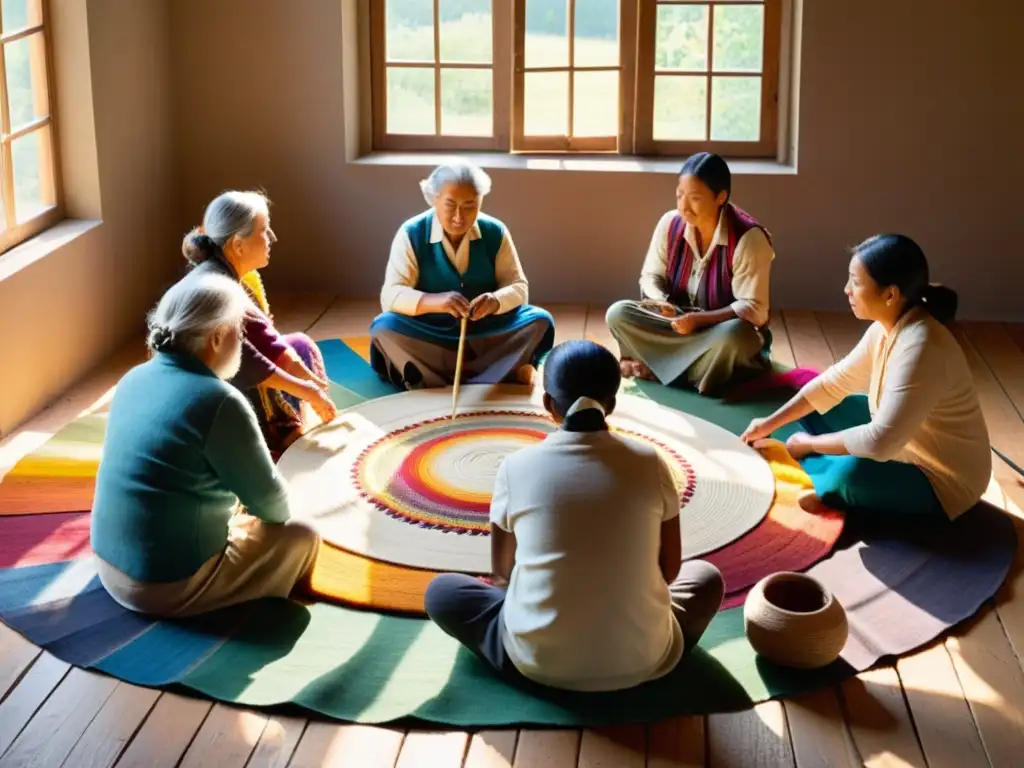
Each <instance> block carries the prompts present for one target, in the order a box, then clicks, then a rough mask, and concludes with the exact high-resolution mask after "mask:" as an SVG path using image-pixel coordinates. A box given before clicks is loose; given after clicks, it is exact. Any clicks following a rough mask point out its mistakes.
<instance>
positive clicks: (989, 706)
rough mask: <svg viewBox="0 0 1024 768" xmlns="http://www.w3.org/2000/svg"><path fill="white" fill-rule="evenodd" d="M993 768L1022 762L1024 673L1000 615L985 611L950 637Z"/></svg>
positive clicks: (952, 654)
mask: <svg viewBox="0 0 1024 768" xmlns="http://www.w3.org/2000/svg"><path fill="white" fill-rule="evenodd" d="M946 648H947V649H948V650H949V655H950V657H951V658H952V661H953V666H954V668H955V669H956V674H957V677H958V678H959V680H960V685H961V687H962V688H963V691H964V693H965V694H966V697H967V703H968V704H969V705H970V708H971V712H972V713H973V714H974V720H975V722H976V723H977V724H978V731H979V732H980V733H981V741H982V743H983V744H984V745H985V751H986V753H987V754H988V757H989V761H990V762H991V764H992V766H993V768H1002V767H1003V766H1018V765H1020V764H1021V756H1022V755H1024V671H1022V670H1021V666H1020V662H1019V661H1018V659H1017V657H1016V656H1015V655H1014V653H1013V649H1012V648H1011V647H1010V644H1009V642H1008V641H1007V639H1006V635H1005V634H1004V633H1003V630H1002V627H1001V626H1000V625H999V619H998V618H997V616H996V614H995V613H994V612H993V611H986V612H985V613H984V614H983V615H982V616H981V618H980V619H979V620H977V621H976V622H974V623H973V624H972V625H970V626H969V627H967V628H966V629H965V630H963V631H962V633H957V634H955V635H953V636H952V637H950V638H949V639H948V640H947V641H946Z"/></svg>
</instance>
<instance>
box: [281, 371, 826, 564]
mask: <svg viewBox="0 0 1024 768" xmlns="http://www.w3.org/2000/svg"><path fill="white" fill-rule="evenodd" d="M451 412H452V403H451V393H450V391H447V390H434V391H419V392H405V393H402V394H398V395H393V396H392V397H389V398H386V399H383V400H374V401H369V402H366V403H363V404H362V405H357V406H355V407H353V408H351V409H350V410H349V411H347V412H346V413H344V414H342V415H341V416H340V417H339V418H338V419H336V420H335V421H334V422H333V423H332V424H330V425H329V426H327V427H324V428H320V429H317V430H315V431H313V432H312V433H311V434H310V435H307V436H306V437H304V438H302V439H300V440H299V441H297V442H296V443H295V444H294V445H292V446H291V447H290V448H289V449H288V450H287V451H286V452H285V454H284V456H282V457H281V460H280V462H279V467H280V470H281V472H282V474H283V475H284V476H285V478H286V479H287V480H288V483H289V488H290V492H291V495H292V499H293V509H296V510H302V512H301V514H302V515H304V516H308V517H309V518H310V519H311V520H313V521H315V524H316V526H317V529H318V530H319V531H320V532H321V534H322V535H323V536H324V538H325V539H326V540H327V541H329V542H330V543H332V544H334V545H336V546H338V547H340V548H342V549H345V550H348V551H350V552H354V553H357V554H362V555H366V556H368V557H372V558H375V559H377V560H384V561H387V562H390V563H395V564H397V565H405V566H409V567H412V568H427V569H431V570H454V571H464V572H468V573H488V572H489V571H490V566H491V552H490V541H489V538H488V537H487V536H486V535H484V534H487V533H488V531H489V530H490V523H489V518H488V512H489V510H490V502H491V489H492V488H493V487H494V481H495V477H496V476H497V472H498V468H499V466H500V465H501V463H502V461H503V460H504V458H505V456H507V455H508V454H509V453H511V452H513V451H515V450H517V449H520V448H523V447H525V446H527V445H531V444H535V443H538V442H540V441H542V440H543V439H544V438H545V437H546V436H547V435H548V434H549V433H551V432H553V431H554V430H555V429H556V426H555V424H554V422H552V421H551V419H550V417H548V415H547V414H546V413H545V412H544V410H543V406H542V404H541V393H540V392H539V391H535V392H534V393H533V394H532V395H531V394H530V393H529V392H528V391H527V390H524V389H523V388H521V387H488V386H467V387H465V388H463V390H462V391H461V394H460V398H459V415H458V417H457V418H455V419H452V418H451ZM610 422H611V425H612V428H613V430H614V431H615V432H617V433H618V434H620V435H621V436H623V437H626V438H627V439H632V440H637V441H640V442H643V443H647V444H648V445H650V446H652V447H654V448H655V450H657V451H658V452H659V453H661V455H662V456H663V457H664V459H665V461H666V463H667V464H668V466H669V468H670V469H671V471H672V472H673V474H674V475H675V479H676V485H677V486H678V487H679V489H680V494H681V497H680V506H681V511H680V514H681V516H682V525H681V527H682V543H683V554H684V557H687V558H691V557H697V556H700V555H705V554H707V553H709V552H713V551H715V550H718V549H721V548H722V547H723V546H726V545H728V544H730V543H731V542H733V541H735V540H736V539H738V538H740V537H741V536H743V535H744V534H746V533H748V532H749V531H750V530H751V529H753V528H755V527H756V526H758V525H759V524H760V523H761V522H762V521H763V520H764V518H765V515H766V514H767V513H768V510H769V508H770V507H771V505H772V502H773V499H774V496H775V480H774V477H773V476H772V472H771V468H770V467H769V465H768V463H767V462H766V461H765V460H764V459H762V458H761V457H760V456H759V455H758V454H757V453H756V452H755V451H754V450H753V449H751V448H749V447H748V446H747V445H745V444H744V443H743V442H742V441H741V440H739V439H738V438H737V437H736V436H735V435H733V434H732V433H730V432H728V431H726V430H724V429H722V428H721V427H719V426H717V425H715V424H712V423H710V422H707V421H704V420H703V419H700V418H697V417H695V416H693V415H691V414H684V413H680V412H678V411H675V410H671V409H668V408H664V407H662V406H660V405H658V404H657V403H653V402H651V401H650V400H648V399H646V398H637V397H633V396H629V395H625V396H622V397H621V398H619V401H618V406H617V408H616V410H615V413H614V414H613V415H612V417H611V419H610ZM836 533H837V534H838V527H837V531H836ZM833 542H834V538H833V539H832V540H831V541H830V542H829V544H831V543H833Z"/></svg>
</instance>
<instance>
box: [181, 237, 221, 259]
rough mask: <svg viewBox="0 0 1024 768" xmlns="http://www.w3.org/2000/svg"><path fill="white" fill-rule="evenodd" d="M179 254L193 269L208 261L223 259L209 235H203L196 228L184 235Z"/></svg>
mask: <svg viewBox="0 0 1024 768" xmlns="http://www.w3.org/2000/svg"><path fill="white" fill-rule="evenodd" d="M181 252H182V254H184V256H185V258H186V259H188V262H189V263H190V264H191V265H192V266H194V267H197V266H199V265H200V264H202V263H203V262H204V261H208V260H209V259H216V258H220V259H223V256H222V254H221V248H220V246H219V245H217V243H216V241H214V239H213V238H212V237H210V236H209V235H204V234H203V233H202V232H200V231H199V229H198V228H197V229H193V230H192V231H191V232H189V233H188V234H187V235H185V239H184V240H182V241H181Z"/></svg>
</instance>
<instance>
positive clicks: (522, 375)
mask: <svg viewBox="0 0 1024 768" xmlns="http://www.w3.org/2000/svg"><path fill="white" fill-rule="evenodd" d="M420 187H421V188H422V190H423V196H424V198H425V199H426V201H427V203H428V204H429V205H430V206H431V207H430V209H428V210H427V211H425V212H423V213H421V214H419V215H418V216H415V217H414V218H412V219H409V220H408V221H406V222H405V223H404V224H402V226H401V227H400V228H399V230H398V233H397V234H396V235H395V239H394V241H393V243H392V245H391V256H390V259H389V260H388V265H387V270H386V274H385V278H384V287H383V289H382V290H381V296H380V299H381V308H382V309H383V314H381V315H379V316H378V317H377V318H376V319H375V320H374V321H373V324H372V326H371V327H370V336H371V339H372V344H371V348H370V362H371V364H372V365H373V368H374V370H375V371H376V372H377V373H378V375H380V376H381V377H382V378H384V379H386V380H388V381H391V382H392V383H394V384H395V385H396V386H399V387H401V388H405V389H419V388H424V387H442V386H447V385H450V384H452V383H453V381H454V375H455V368H456V358H457V355H458V342H459V336H460V326H461V321H462V319H463V318H466V319H467V320H468V326H467V332H466V345H465V353H464V360H463V369H462V371H463V377H462V381H463V382H464V383H467V384H497V383H502V382H518V383H522V384H532V383H533V376H534V373H535V372H536V367H537V364H538V362H539V360H540V358H541V357H542V356H543V355H544V354H545V353H547V352H548V351H550V349H551V347H552V345H553V343H554V336H555V330H554V329H555V324H554V320H553V319H552V317H551V315H550V314H549V313H548V312H546V311H545V310H543V309H540V308H538V307H533V306H530V305H529V304H528V303H527V300H528V293H529V284H528V283H527V280H526V276H525V275H524V274H523V268H522V265H521V264H520V262H519V256H518V254H517V253H516V248H515V245H514V244H513V242H512V236H511V235H510V234H509V232H508V228H507V227H506V226H505V225H504V224H503V223H502V222H500V221H499V220H498V219H495V218H493V217H491V216H488V215H486V214H484V213H482V212H481V211H480V208H481V204H482V202H483V199H484V197H485V196H486V195H487V193H488V192H490V189H491V180H490V178H489V177H488V176H487V174H486V173H485V172H484V171H483V170H482V169H480V168H478V167H477V166H475V165H473V164H472V163H469V162H465V161H461V160H458V161H454V162H451V163H448V164H445V165H441V166H439V167H437V168H436V169H435V170H434V171H433V173H431V174H430V176H429V178H427V179H426V180H425V181H423V182H421V184H420Z"/></svg>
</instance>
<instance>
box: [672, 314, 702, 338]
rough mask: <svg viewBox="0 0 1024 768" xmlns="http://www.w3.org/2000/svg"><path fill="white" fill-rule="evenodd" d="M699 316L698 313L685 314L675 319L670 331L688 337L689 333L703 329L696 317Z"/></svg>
mask: <svg viewBox="0 0 1024 768" xmlns="http://www.w3.org/2000/svg"><path fill="white" fill-rule="evenodd" d="M699 314H700V313H699V312H687V313H686V314H685V315H683V316H682V317H679V318H676V319H675V320H673V321H672V330H673V331H675V332H676V333H678V334H679V335H680V336H689V335H690V334H691V333H695V332H697V331H699V330H700V329H701V328H702V327H703V324H702V323H701V322H700V318H699V317H698V315H699Z"/></svg>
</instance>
